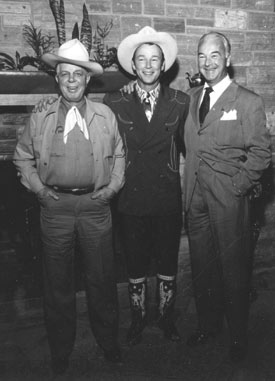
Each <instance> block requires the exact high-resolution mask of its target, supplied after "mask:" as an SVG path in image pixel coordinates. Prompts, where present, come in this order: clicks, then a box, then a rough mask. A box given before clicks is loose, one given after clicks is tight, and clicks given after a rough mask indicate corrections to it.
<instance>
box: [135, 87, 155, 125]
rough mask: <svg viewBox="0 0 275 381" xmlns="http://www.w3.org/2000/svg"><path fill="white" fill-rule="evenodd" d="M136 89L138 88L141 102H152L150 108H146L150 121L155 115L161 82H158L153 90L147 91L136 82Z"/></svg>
mask: <svg viewBox="0 0 275 381" xmlns="http://www.w3.org/2000/svg"><path fill="white" fill-rule="evenodd" d="M136 90H137V94H138V96H139V99H140V102H141V103H144V102H145V104H146V103H147V104H150V106H151V107H150V108H149V109H146V110H145V114H146V116H147V119H148V120H149V122H150V120H151V118H152V116H153V113H154V110H155V107H156V104H157V100H158V97H159V92H160V84H158V85H157V86H156V87H155V88H154V89H153V90H150V91H146V90H143V89H142V88H141V87H140V86H139V84H138V83H136Z"/></svg>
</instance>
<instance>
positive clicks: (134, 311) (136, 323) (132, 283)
mask: <svg viewBox="0 0 275 381" xmlns="http://www.w3.org/2000/svg"><path fill="white" fill-rule="evenodd" d="M128 291H129V299H130V309H131V315H132V322H131V325H130V328H129V330H128V332H127V342H128V344H129V345H136V344H138V343H140V342H141V339H142V331H143V329H144V327H145V326H146V308H145V299H146V279H145V278H140V279H129V285H128Z"/></svg>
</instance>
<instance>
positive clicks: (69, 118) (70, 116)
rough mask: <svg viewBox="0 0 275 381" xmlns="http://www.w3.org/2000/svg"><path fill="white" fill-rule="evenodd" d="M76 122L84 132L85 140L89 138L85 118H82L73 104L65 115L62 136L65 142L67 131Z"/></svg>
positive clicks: (72, 127)
mask: <svg viewBox="0 0 275 381" xmlns="http://www.w3.org/2000/svg"><path fill="white" fill-rule="evenodd" d="M76 124H77V125H78V126H79V128H80V130H81V132H82V133H83V134H84V136H85V138H86V139H87V140H89V132H88V129H87V125H86V122H85V119H84V118H82V116H81V115H80V112H79V111H78V109H77V107H75V106H73V107H72V108H71V109H70V110H69V111H68V112H67V115H66V120H65V128H64V138H63V140H64V143H65V144H66V143H67V139H68V135H69V133H70V132H71V131H72V130H73V129H74V126H75V125H76Z"/></svg>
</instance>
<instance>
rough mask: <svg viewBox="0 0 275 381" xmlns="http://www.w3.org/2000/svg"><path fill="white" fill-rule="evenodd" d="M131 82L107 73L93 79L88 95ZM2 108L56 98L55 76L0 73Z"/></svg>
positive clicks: (29, 73)
mask: <svg viewBox="0 0 275 381" xmlns="http://www.w3.org/2000/svg"><path fill="white" fill-rule="evenodd" d="M130 80H131V78H130V77H128V76H127V75H126V74H123V73H122V72H121V71H105V72H104V73H103V74H102V75H101V76H100V77H96V78H92V79H91V81H90V82H89V84H88V88H87V93H88V94H94V93H106V92H111V91H115V90H118V89H120V88H121V87H122V86H123V85H125V84H126V83H128V82H129V81H130ZM0 83H1V86H0V106H32V105H34V104H36V103H37V102H38V101H39V100H40V99H41V98H43V97H45V96H50V95H52V96H56V95H57V94H58V88H57V85H56V82H55V78H54V75H52V74H48V73H45V72H39V71H38V72H35V71H29V72H16V71H0Z"/></svg>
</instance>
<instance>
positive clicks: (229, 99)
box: [200, 82, 238, 130]
mask: <svg viewBox="0 0 275 381" xmlns="http://www.w3.org/2000/svg"><path fill="white" fill-rule="evenodd" d="M237 88H238V85H237V84H236V83H234V82H232V83H231V84H230V85H229V86H228V88H227V89H226V90H225V91H224V92H223V93H222V95H221V96H220V97H219V99H218V100H217V102H216V103H215V104H214V106H213V107H212V108H211V110H210V111H209V113H208V114H207V115H206V117H205V120H204V122H203V124H202V126H201V128H200V130H203V129H204V128H206V127H207V126H208V125H209V124H211V123H213V122H214V121H215V120H217V119H221V117H222V115H223V112H224V110H227V109H228V110H229V109H230V108H231V105H232V103H233V102H234V101H235V99H236V96H237Z"/></svg>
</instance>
